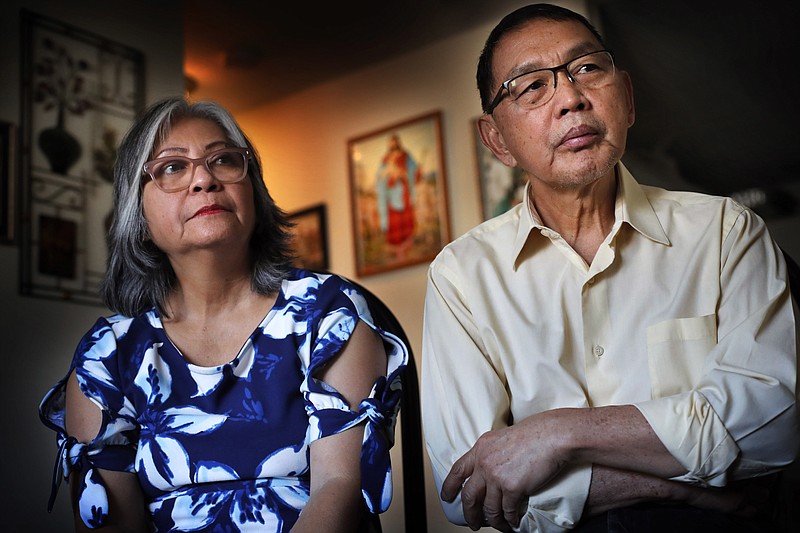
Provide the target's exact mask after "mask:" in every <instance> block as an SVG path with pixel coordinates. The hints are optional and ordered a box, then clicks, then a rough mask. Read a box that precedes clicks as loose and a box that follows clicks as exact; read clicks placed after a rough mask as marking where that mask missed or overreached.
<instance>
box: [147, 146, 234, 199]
mask: <svg viewBox="0 0 800 533" xmlns="http://www.w3.org/2000/svg"><path fill="white" fill-rule="evenodd" d="M197 165H203V166H204V167H205V169H206V170H207V171H208V172H209V173H210V174H211V175H212V176H214V178H215V179H216V180H218V181H221V182H223V183H233V182H237V181H239V180H241V179H242V178H244V176H245V175H246V174H247V156H246V154H245V153H242V152H241V151H238V150H219V151H217V152H214V153H212V154H210V155H208V156H206V157H199V158H197V159H190V158H188V157H180V156H175V157H164V158H160V159H156V160H154V161H151V162H149V163H147V164H146V165H145V168H146V171H147V172H148V174H150V175H151V176H153V178H154V179H155V182H156V184H157V185H158V186H159V188H161V189H163V190H164V191H179V190H183V189H186V188H187V187H189V185H190V183H191V181H192V177H193V176H194V173H195V167H196V166H197Z"/></svg>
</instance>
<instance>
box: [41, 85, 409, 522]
mask: <svg viewBox="0 0 800 533" xmlns="http://www.w3.org/2000/svg"><path fill="white" fill-rule="evenodd" d="M287 227H288V224H287V221H286V219H285V217H284V215H283V213H282V212H281V211H280V210H279V209H278V208H277V207H276V205H275V204H274V202H273V200H272V198H271V197H270V195H269V193H268V192H267V189H266V187H265V185H264V182H263V181H262V174H261V165H260V162H259V159H258V157H257V154H256V151H255V149H254V147H253V145H252V144H251V143H250V141H249V140H248V139H247V137H246V136H245V134H244V133H243V132H242V131H241V130H240V128H239V126H238V125H237V124H236V122H235V121H234V119H233V118H232V117H231V115H230V114H229V113H228V112H227V111H226V110H225V109H223V108H221V107H220V106H218V105H216V104H214V103H210V102H201V103H195V104H189V103H188V102H186V101H185V100H183V99H180V98H175V99H168V100H165V101H162V102H159V103H157V104H156V105H154V106H152V107H151V108H150V109H149V110H148V111H147V112H146V113H145V114H144V115H143V116H142V118H141V119H139V120H138V121H137V123H136V124H135V125H134V126H133V128H132V129H131V130H130V131H129V132H128V134H127V135H126V137H125V139H124V140H123V142H122V145H121V147H120V151H119V156H118V161H117V164H116V168H115V181H114V223H113V225H112V228H111V232H110V236H109V248H110V249H109V263H108V270H107V274H106V278H105V283H104V285H103V296H104V298H105V302H106V304H107V305H108V306H109V308H110V309H111V310H112V311H114V312H115V313H116V314H115V315H114V316H111V317H107V318H100V319H99V320H98V321H97V322H96V323H95V324H94V326H93V327H92V328H91V329H90V330H89V331H88V332H87V333H86V335H85V336H84V337H83V339H82V340H81V341H80V343H79V345H78V348H77V350H76V352H75V355H74V358H73V360H72V364H71V365H70V368H69V371H68V372H67V375H66V376H65V377H64V378H63V379H62V380H61V381H59V382H58V383H57V384H56V386H55V387H54V388H53V389H52V390H51V391H50V392H49V393H48V394H47V395H46V397H45V398H44V400H43V401H42V405H41V407H40V413H41V416H42V420H43V421H44V422H45V423H46V424H47V425H48V426H49V427H51V428H52V429H54V430H55V431H56V432H57V434H58V442H59V448H60V449H59V457H58V472H57V474H56V476H57V477H56V479H55V480H54V493H53V497H51V505H52V500H53V498H54V496H55V490H56V489H57V485H58V483H59V482H60V480H61V478H62V477H64V478H67V479H68V480H69V484H70V487H71V489H72V490H71V494H72V501H73V505H74V507H75V517H76V519H75V525H76V529H77V530H84V529H85V528H87V527H89V528H96V527H103V528H104V530H126V531H148V530H151V529H152V528H155V530H157V531H185V530H191V531H211V530H214V531H251V530H258V531H288V530H289V529H292V530H293V531H353V530H364V529H367V528H368V527H371V526H370V524H372V525H374V524H375V523H376V522H377V520H376V519H375V516H376V513H379V512H382V511H384V510H385V509H386V508H387V506H388V504H389V501H390V498H391V478H390V465H389V455H388V450H389V447H390V446H391V443H392V441H393V429H394V421H395V416H396V414H397V409H398V407H399V405H398V401H399V387H400V383H399V373H400V371H401V370H402V368H403V367H404V365H405V362H406V358H407V349H406V347H405V346H404V345H403V343H402V342H401V341H400V340H399V339H398V338H397V337H395V336H394V335H392V334H391V333H389V332H386V331H382V330H380V329H379V328H378V327H376V326H375V325H374V324H373V323H372V318H371V315H370V311H369V309H368V308H367V305H366V302H365V300H364V298H363V297H362V295H360V294H359V293H358V291H357V290H356V289H355V288H354V287H353V286H352V285H350V284H348V282H347V281H346V280H343V279H342V278H340V277H338V276H333V275H320V274H316V273H311V272H308V271H304V270H297V269H293V268H291V266H290V264H291V255H290V252H289V250H288V247H287Z"/></svg>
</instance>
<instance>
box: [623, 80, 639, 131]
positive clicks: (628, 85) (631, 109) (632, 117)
mask: <svg viewBox="0 0 800 533" xmlns="http://www.w3.org/2000/svg"><path fill="white" fill-rule="evenodd" d="M621 74H622V80H623V82H624V83H625V94H626V96H627V104H628V127H629V128H630V127H631V126H633V123H634V122H635V121H636V107H635V106H634V105H633V82H632V81H631V77H630V75H628V73H627V72H625V71H624V70H623V71H622V72H621Z"/></svg>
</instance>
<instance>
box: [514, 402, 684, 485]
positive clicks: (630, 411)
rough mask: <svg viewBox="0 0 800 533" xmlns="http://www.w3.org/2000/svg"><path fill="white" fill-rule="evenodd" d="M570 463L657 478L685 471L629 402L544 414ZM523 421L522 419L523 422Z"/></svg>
mask: <svg viewBox="0 0 800 533" xmlns="http://www.w3.org/2000/svg"><path fill="white" fill-rule="evenodd" d="M547 416H548V417H555V418H554V420H551V422H552V423H553V424H554V427H556V428H559V432H560V433H561V434H562V440H561V445H562V446H564V447H565V448H566V449H567V452H566V453H567V457H568V458H569V460H570V461H571V462H578V463H591V464H598V465H603V466H607V467H611V468H617V469H620V470H626V471H632V472H639V473H642V474H647V475H650V476H655V477H658V478H670V477H674V476H679V475H682V474H685V473H686V468H684V467H683V466H682V465H681V464H680V463H679V462H678V461H677V460H676V459H675V458H674V457H673V456H672V455H671V454H670V453H669V451H668V450H667V449H666V448H665V447H664V445H663V444H662V443H661V441H660V440H659V439H658V437H657V436H656V434H655V432H654V431H653V429H652V428H651V427H650V424H648V423H647V420H645V418H644V416H642V414H641V413H640V412H639V410H638V409H637V408H636V407H634V406H632V405H615V406H607V407H597V408H588V409H587V408H584V409H556V410H553V411H549V412H548V413H547ZM523 423H524V421H523Z"/></svg>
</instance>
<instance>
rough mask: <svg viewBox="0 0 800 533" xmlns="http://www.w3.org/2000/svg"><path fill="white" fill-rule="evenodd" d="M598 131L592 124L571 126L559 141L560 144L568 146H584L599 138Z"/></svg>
mask: <svg viewBox="0 0 800 533" xmlns="http://www.w3.org/2000/svg"><path fill="white" fill-rule="evenodd" d="M597 135H598V132H597V129H596V128H593V127H591V126H586V125H583V126H575V127H573V128H570V129H569V131H567V133H566V134H565V135H564V136H563V137H561V140H560V141H559V142H558V145H559V146H564V147H566V148H573V149H574V148H584V147H586V146H587V145H589V144H591V143H593V142H594V140H595V139H596V138H597Z"/></svg>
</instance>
